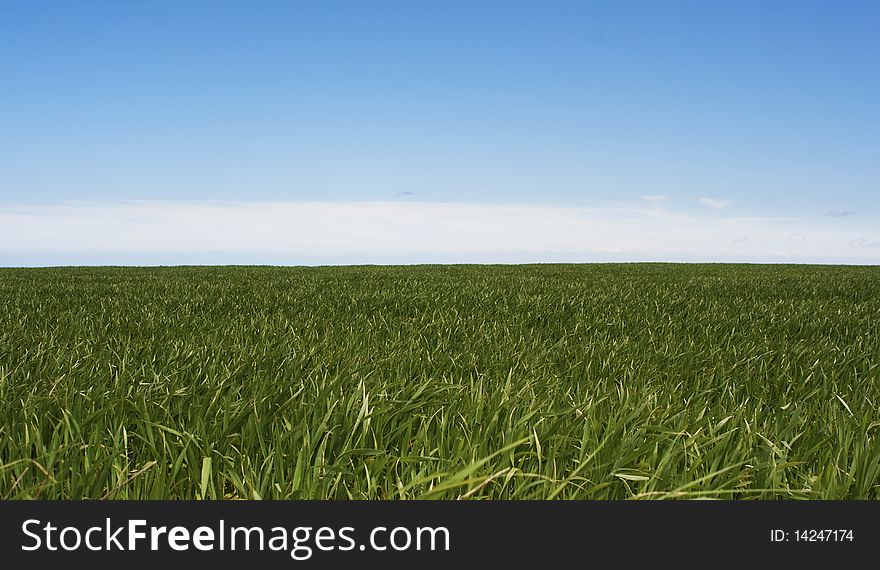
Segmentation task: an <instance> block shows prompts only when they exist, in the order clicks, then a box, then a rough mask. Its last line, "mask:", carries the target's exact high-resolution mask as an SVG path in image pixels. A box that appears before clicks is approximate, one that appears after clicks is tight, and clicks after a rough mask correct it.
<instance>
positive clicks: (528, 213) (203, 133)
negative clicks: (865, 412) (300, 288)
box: [0, 0, 880, 265]
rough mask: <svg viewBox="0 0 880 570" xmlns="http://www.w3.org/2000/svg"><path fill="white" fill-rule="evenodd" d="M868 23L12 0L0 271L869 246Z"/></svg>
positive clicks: (878, 163) (871, 41)
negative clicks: (54, 266)
mask: <svg viewBox="0 0 880 570" xmlns="http://www.w3.org/2000/svg"><path fill="white" fill-rule="evenodd" d="M878 29H880V3H877V2H874V1H865V2H851V1H830V0H828V1H825V2H806V1H782V0H776V1H766V0H764V1H755V2H749V1H743V0H737V1H731V2H720V1H719V2H696V1H695V2H684V1H670V2H610V1H609V2H601V3H599V2H586V1H579V2H554V1H540V2H539V1H532V2H517V1H509V0H508V1H504V2H494V1H479V2H476V1H461V2H456V1H449V0H446V1H443V2H387V1H384V2H383V1H377V2H370V1H354V0H352V1H349V2H330V1H322V2H313V3H306V2H294V1H285V2H270V1H256V2H243V1H239V2H218V1H211V2H196V1H186V2H179V1H175V2H158V1H154V2H118V1H113V2H111V1H88V2H84V1H83V2H80V1H58V2H45V1H7V2H3V3H2V4H0V86H2V89H0V264H6V265H41V264H71V263H73V264H78V263H83V264H88V263H117V264H126V263H132V264H151V263H290V264H296V263H362V262H377V263H386V262H421V261H425V262H429V261H444V262H447V261H487V262H490V261H505V262H508V261H514V262H515V261H612V260H622V261H631V260H645V261H650V260H658V261H659V260H701V261H821V262H847V263H880V230H878V228H880V136H878V133H880V103H878V102H880V73H878V69H880V35H878V33H877V30H878ZM218 220H222V222H221V221H218Z"/></svg>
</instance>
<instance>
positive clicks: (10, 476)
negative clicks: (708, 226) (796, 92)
mask: <svg viewBox="0 0 880 570" xmlns="http://www.w3.org/2000/svg"><path fill="white" fill-rule="evenodd" d="M0 297H2V299H3V306H2V311H0V405H2V414H0V498H4V499H10V498H14V499H28V498H53V499H54V498H114V499H148V498H152V499H165V498H173V499H176V498H181V499H183V498H208V499H214V498H217V499H220V498H242V499H250V498H264V499H268V498H279V499H280V498H285V499H287V498H291V499H306V498H315V499H398V498H404V499H410V498H445V499H450V498H472V499H478V498H480V499H482V498H497V499H627V498H644V499H659V498H698V497H711V498H737V499H771V498H772V499H775V498H804V499H819V498H822V499H829V498H831V499H877V498H880V413H878V406H880V378H878V377H880V268H878V267H834V266H747V265H664V264H633V265H532V266H414V267H337V268H329V267H328V268H269V267H249V268H246V267H225V268H195V267H184V268H67V269H61V268H59V269H2V270H0Z"/></svg>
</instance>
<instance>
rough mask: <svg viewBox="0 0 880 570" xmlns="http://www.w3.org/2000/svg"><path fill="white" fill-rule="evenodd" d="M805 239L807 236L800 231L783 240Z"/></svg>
mask: <svg viewBox="0 0 880 570" xmlns="http://www.w3.org/2000/svg"><path fill="white" fill-rule="evenodd" d="M805 239H807V236H805V235H804V234H802V233H800V232H795V233H793V234H791V235H789V236H788V237H787V238H785V241H804V240H805Z"/></svg>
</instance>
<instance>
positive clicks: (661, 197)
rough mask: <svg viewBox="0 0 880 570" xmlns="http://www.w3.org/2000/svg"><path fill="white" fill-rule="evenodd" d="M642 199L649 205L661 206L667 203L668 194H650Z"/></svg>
mask: <svg viewBox="0 0 880 570" xmlns="http://www.w3.org/2000/svg"><path fill="white" fill-rule="evenodd" d="M640 198H641V199H642V200H644V201H645V202H647V203H649V204H659V203H661V202H665V201H666V194H648V195H647V196H640Z"/></svg>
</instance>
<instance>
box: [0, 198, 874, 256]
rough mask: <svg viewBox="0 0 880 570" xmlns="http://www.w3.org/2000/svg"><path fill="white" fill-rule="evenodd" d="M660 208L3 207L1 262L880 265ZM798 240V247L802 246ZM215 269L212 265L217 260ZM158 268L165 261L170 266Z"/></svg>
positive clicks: (794, 231)
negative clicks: (103, 258)
mask: <svg viewBox="0 0 880 570" xmlns="http://www.w3.org/2000/svg"><path fill="white" fill-rule="evenodd" d="M660 202H661V200H660V199H657V200H652V201H651V202H650V203H649V204H641V205H640V204H633V205H618V206H614V207H599V208H587V207H574V206H554V205H544V204H507V205H499V204H473V203H428V202H276V203H270V202H251V203H248V202H191V203H182V202H146V201H144V202H140V201H133V202H113V203H71V204H62V205H44V206H30V207H27V206H20V207H6V208H0V253H2V254H3V255H5V256H6V257H8V258H14V259H17V260H22V259H25V260H26V259H27V258H28V256H41V257H40V259H48V258H47V257H46V256H47V255H48V256H51V255H57V256H60V257H59V259H60V258H62V257H63V258H64V259H70V260H73V259H75V256H95V255H106V254H112V255H114V256H116V258H117V259H118V261H117V262H118V263H125V261H124V260H125V256H126V255H129V256H132V259H137V260H138V263H143V261H142V260H144V259H149V256H150V255H154V254H155V255H159V256H161V255H169V254H172V255H174V256H175V259H178V260H183V262H191V263H202V262H205V261H203V258H201V257H200V254H211V255H213V256H214V257H211V258H210V259H208V261H216V260H217V259H218V258H217V257H216V255H217V254H225V255H227V257H226V258H222V259H221V262H224V261H223V260H224V259H225V260H226V261H225V262H230V263H238V262H242V263H247V262H250V260H252V259H254V258H253V256H260V255H264V256H265V255H268V256H271V258H272V259H275V260H279V261H281V262H284V263H290V264H296V263H298V262H303V263H322V259H326V262H328V263H340V262H342V263H345V262H346V260H347V259H351V260H352V261H357V262H375V263H387V262H392V263H393V262H395V261H405V262H422V261H423V262H433V261H438V260H439V261H444V262H453V261H459V260H460V261H481V262H493V261H560V260H565V261H594V260H597V261H598V260H601V261H608V260H617V259H619V260H624V261H633V260H644V261H652V260H658V261H662V260H699V261H737V260H739V261H832V262H833V261H837V262H841V263H876V262H880V247H876V245H877V244H878V242H880V232H878V231H876V230H871V229H870V228H873V227H880V226H877V225H872V222H875V221H876V220H860V225H856V224H854V223H852V222H853V221H852V220H850V219H847V220H841V219H838V220H834V219H829V218H828V217H825V216H821V215H817V217H816V219H795V218H769V217H732V216H727V217H725V216H723V215H722V214H721V213H720V212H713V213H711V214H705V215H702V214H701V215H693V214H686V213H683V212H677V211H674V210H670V209H667V208H663V207H659V206H658V204H659V203H660ZM793 236H797V238H796V239H795V238H794V237H793ZM205 259H207V258H205ZM157 261H161V259H159V258H157Z"/></svg>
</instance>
